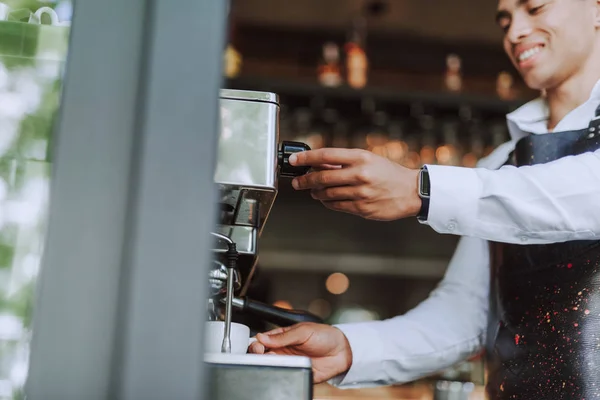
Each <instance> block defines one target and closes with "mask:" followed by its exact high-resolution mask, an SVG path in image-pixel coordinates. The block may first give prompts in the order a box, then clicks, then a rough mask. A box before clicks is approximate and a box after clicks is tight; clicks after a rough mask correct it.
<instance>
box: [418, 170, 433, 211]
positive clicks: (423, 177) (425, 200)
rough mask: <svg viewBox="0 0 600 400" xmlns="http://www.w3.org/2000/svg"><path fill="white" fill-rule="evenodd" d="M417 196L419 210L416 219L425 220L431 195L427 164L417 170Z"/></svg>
mask: <svg viewBox="0 0 600 400" xmlns="http://www.w3.org/2000/svg"><path fill="white" fill-rule="evenodd" d="M418 185H419V197H420V198H421V210H419V214H417V219H418V220H419V221H421V222H426V221H427V217H428V216H429V198H430V197H431V183H430V181H429V172H428V171H427V166H423V167H422V168H421V170H420V171H419V184H418Z"/></svg>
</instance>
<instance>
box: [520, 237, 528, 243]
mask: <svg viewBox="0 0 600 400" xmlns="http://www.w3.org/2000/svg"><path fill="white" fill-rule="evenodd" d="M528 240H529V238H528V237H527V236H521V242H526V241H528Z"/></svg>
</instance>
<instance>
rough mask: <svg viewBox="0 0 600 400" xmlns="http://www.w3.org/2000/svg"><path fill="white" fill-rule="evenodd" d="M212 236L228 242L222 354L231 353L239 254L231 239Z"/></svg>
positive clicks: (214, 234)
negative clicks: (234, 282)
mask: <svg viewBox="0 0 600 400" xmlns="http://www.w3.org/2000/svg"><path fill="white" fill-rule="evenodd" d="M211 234H212V235H213V236H216V237H218V238H219V239H221V240H224V241H225V242H227V252H226V253H225V256H226V258H227V293H225V295H226V296H227V297H226V302H225V332H224V335H223V344H221V353H231V314H232V303H233V280H234V274H235V268H236V267H237V260H238V256H239V253H238V252H237V249H236V246H235V242H234V241H233V240H231V239H230V238H229V237H227V236H225V235H222V234H220V233H215V232H211Z"/></svg>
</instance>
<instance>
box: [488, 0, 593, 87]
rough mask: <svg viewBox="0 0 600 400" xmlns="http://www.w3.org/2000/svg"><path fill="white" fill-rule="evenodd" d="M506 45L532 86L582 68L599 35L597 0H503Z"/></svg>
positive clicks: (563, 77) (554, 83) (556, 82)
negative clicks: (597, 34) (597, 29)
mask: <svg viewBox="0 0 600 400" xmlns="http://www.w3.org/2000/svg"><path fill="white" fill-rule="evenodd" d="M496 19H497V22H498V25H499V26H500V27H501V29H502V30H503V31H504V50H505V51H506V53H507V54H508V56H509V58H510V59H511V61H512V62H513V64H514V65H515V67H516V68H517V69H518V71H519V72H520V73H521V75H522V76H523V79H524V80H525V83H526V84H527V85H528V86H529V87H531V88H532V89H537V90H541V89H552V88H554V87H557V86H558V85H560V84H561V83H562V82H564V81H565V80H567V79H569V78H570V77H571V76H574V75H576V74H577V72H578V71H579V69H580V68H582V66H583V64H584V63H585V62H586V61H587V59H588V57H589V55H590V53H591V51H592V48H593V43H594V41H595V36H596V25H597V1H596V0H499V2H498V14H497V18H496Z"/></svg>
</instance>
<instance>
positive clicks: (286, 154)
mask: <svg viewBox="0 0 600 400" xmlns="http://www.w3.org/2000/svg"><path fill="white" fill-rule="evenodd" d="M307 150H310V147H309V146H308V145H307V144H304V143H300V142H288V141H283V142H281V148H280V149H279V152H278V154H277V161H278V163H279V168H280V170H279V171H280V172H279V175H280V176H285V177H287V178H295V177H297V176H301V175H304V174H306V173H307V172H308V170H309V169H310V167H294V166H292V165H290V156H291V155H292V154H294V153H299V152H301V151H307Z"/></svg>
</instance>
